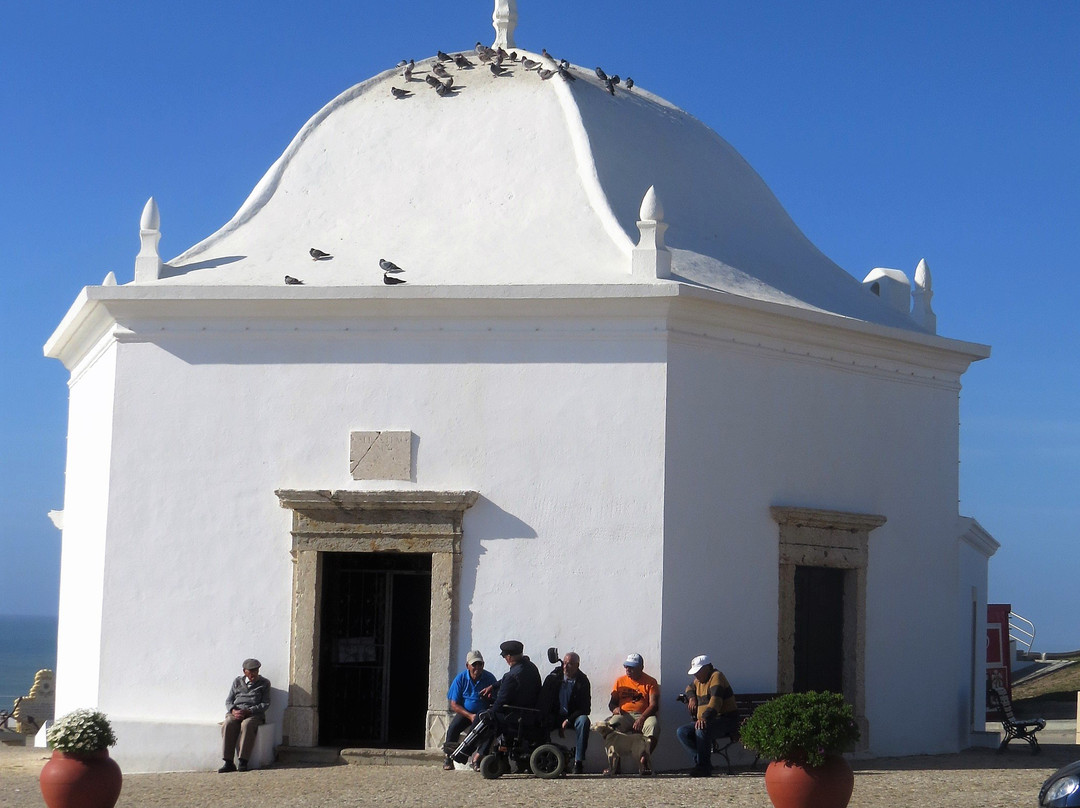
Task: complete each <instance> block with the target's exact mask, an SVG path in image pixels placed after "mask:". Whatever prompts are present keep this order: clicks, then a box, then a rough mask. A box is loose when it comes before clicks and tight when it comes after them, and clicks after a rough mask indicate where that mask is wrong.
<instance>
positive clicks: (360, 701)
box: [318, 552, 431, 749]
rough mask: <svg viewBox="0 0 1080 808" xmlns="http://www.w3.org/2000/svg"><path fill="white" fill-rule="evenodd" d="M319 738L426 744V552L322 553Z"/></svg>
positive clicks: (428, 619) (367, 743)
mask: <svg viewBox="0 0 1080 808" xmlns="http://www.w3.org/2000/svg"><path fill="white" fill-rule="evenodd" d="M322 564H323V566H322V581H323V583H322V598H321V602H322V613H321V631H320V642H319V649H320V653H319V656H320V666H319V701H318V704H319V743H320V744H322V745H325V746H342V747H346V746H360V747H386V748H391V747H393V748H415V749H421V748H423V746H424V730H425V727H424V722H425V716H426V711H427V692H428V656H429V645H430V632H431V555H430V554H414V553H396V552H394V553H325V554H324V556H323V561H322Z"/></svg>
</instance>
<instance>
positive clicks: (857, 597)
mask: <svg viewBox="0 0 1080 808" xmlns="http://www.w3.org/2000/svg"><path fill="white" fill-rule="evenodd" d="M769 514H770V515H771V516H772V518H773V520H774V521H776V522H777V524H778V525H779V527H780V555H779V562H780V563H779V576H780V586H779V593H778V595H779V598H778V599H779V603H778V626H777V664H776V690H777V692H778V693H790V692H791V691H792V688H793V687H794V684H795V568H796V567H797V566H807V567H831V568H834V569H843V570H847V574H845V575H844V634H843V640H842V641H843V648H844V662H843V672H842V676H843V683H844V685H843V687H844V697H845V698H846V699H847V700H848V702H849V703H850V704H851V705H852V707H853V708H854V710H855V720H856V722H857V723H858V725H859V731H860V734H861V740H860V743H859V746H860V748H862V749H865V748H867V747H868V745H869V742H870V727H869V723H868V721H867V720H866V570H867V565H868V563H869V543H870V531H872V530H874V529H875V528H878V527H881V526H882V525H883V524H885V522H886V518H885V517H884V516H881V515H879V514H868V513H852V512H849V511H833V510H824V509H819V508H802V507H790V506H779V505H774V506H772V507H770V508H769Z"/></svg>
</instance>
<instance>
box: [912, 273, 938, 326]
mask: <svg viewBox="0 0 1080 808" xmlns="http://www.w3.org/2000/svg"><path fill="white" fill-rule="evenodd" d="M933 285H934V281H933V278H931V277H930V265H929V264H927V263H926V259H925V258H923V259H922V260H921V261H919V265H918V266H917V267H915V286H914V288H913V289H912V290H911V319H912V320H914V321H915V323H916V325H918V326H919V327H921V328H924V329H926V330H927V331H929V332H930V333H931V334H936V333H937V315H936V314H934V311H933V309H931V308H930V299H931V298H932V297H933V296H934V289H933Z"/></svg>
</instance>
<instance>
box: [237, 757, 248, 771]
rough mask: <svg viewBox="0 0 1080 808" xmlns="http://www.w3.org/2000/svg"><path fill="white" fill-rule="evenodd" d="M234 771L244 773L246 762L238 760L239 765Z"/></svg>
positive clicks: (246, 767) (241, 759)
mask: <svg viewBox="0 0 1080 808" xmlns="http://www.w3.org/2000/svg"><path fill="white" fill-rule="evenodd" d="M236 770H237V771H238V772H246V771H247V770H248V765H247V761H246V760H244V759H243V758H240V765H239V766H237V767H236Z"/></svg>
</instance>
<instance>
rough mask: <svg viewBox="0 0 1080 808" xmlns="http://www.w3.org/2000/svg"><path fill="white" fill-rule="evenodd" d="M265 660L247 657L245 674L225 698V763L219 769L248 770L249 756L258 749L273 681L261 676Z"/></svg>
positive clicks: (223, 735)
mask: <svg viewBox="0 0 1080 808" xmlns="http://www.w3.org/2000/svg"><path fill="white" fill-rule="evenodd" d="M261 667H262V663H260V662H259V660H257V659H245V660H244V664H243V668H244V674H243V676H237V677H236V678H235V679H233V683H232V687H230V688H229V695H228V696H227V697H226V698H225V710H226V714H225V723H224V724H222V726H221V738H222V751H221V757H222V758H223V759H224V760H225V765H224V766H222V767H221V768H220V769H218V771H219V772H220V773H222V774H224V773H225V772H235V771H241V772H246V771H247V770H248V758H249V757H251V750H252V749H254V748H255V735H256V733H257V732H258V731H259V726H260V725H261V724H263V723H265V722H266V711H267V709H269V707H270V680H269V679H267V678H266V677H264V676H259V668H261ZM237 742H239V744H240V765H239V766H237V765H235V764H234V763H233V756H234V755H235V754H236V746H237Z"/></svg>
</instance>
